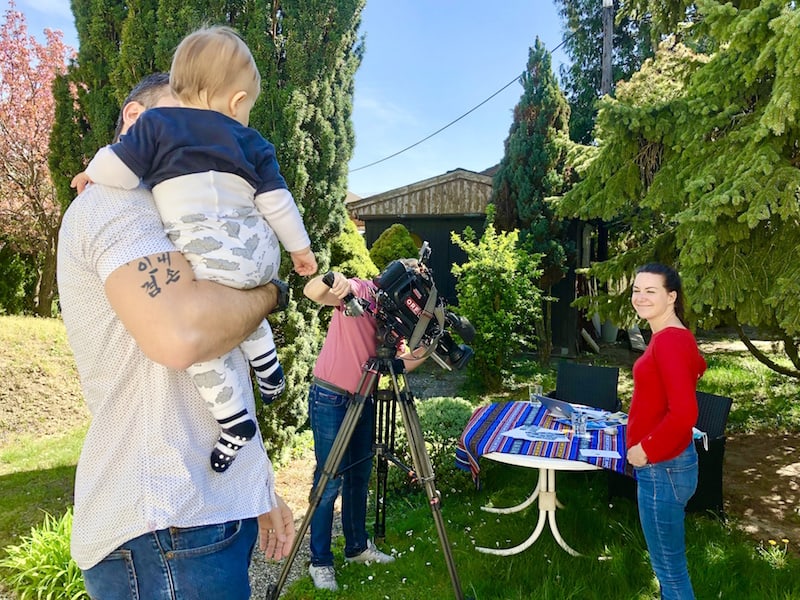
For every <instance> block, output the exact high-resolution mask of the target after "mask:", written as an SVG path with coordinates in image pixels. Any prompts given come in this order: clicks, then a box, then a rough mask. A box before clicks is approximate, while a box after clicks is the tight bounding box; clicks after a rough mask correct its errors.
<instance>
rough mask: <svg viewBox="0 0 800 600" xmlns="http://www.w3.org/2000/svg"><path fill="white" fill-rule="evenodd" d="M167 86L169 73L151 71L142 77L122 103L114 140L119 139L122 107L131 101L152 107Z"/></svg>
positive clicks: (146, 107)
mask: <svg viewBox="0 0 800 600" xmlns="http://www.w3.org/2000/svg"><path fill="white" fill-rule="evenodd" d="M165 87H169V73H153V74H152V75H148V76H147V77H145V78H144V79H142V80H141V81H140V82H139V83H137V84H136V86H134V88H133V89H132V90H131V93H130V94H128V97H127V98H125V102H123V103H122V106H121V107H120V111H119V117H118V118H117V127H116V129H115V130H114V141H115V142H116V141H117V140H118V139H119V135H120V132H121V131H122V125H123V119H122V109H124V108H125V107H126V106H127V105H128V104H130V103H131V102H138V103H139V104H141V105H142V106H144V107H145V109H148V108H153V107H154V106H155V105H156V104H157V103H158V101H159V100H160V99H161V97H162V96H163V95H164V88H165Z"/></svg>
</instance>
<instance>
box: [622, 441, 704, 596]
mask: <svg viewBox="0 0 800 600" xmlns="http://www.w3.org/2000/svg"><path fill="white" fill-rule="evenodd" d="M636 478H637V481H638V492H637V496H638V503H639V520H640V521H641V523H642V530H643V531H644V539H645V541H646V542H647V549H648V551H649V552H650V564H651V565H652V566H653V571H655V574H656V577H657V578H658V582H659V584H660V585H661V598H662V599H663V600H692V599H693V598H694V592H693V591H692V582H691V581H690V579H689V568H688V565H687V562H686V534H685V530H684V518H685V509H686V503H687V502H688V501H689V499H690V498H691V497H692V495H694V492H695V489H697V451H696V450H695V447H694V442H691V443H690V444H689V447H688V448H686V450H684V451H683V452H682V453H681V454H679V455H678V456H676V457H675V458H673V459H670V460H666V461H663V462H658V463H653V464H647V465H645V466H644V467H638V468H637V469H636Z"/></svg>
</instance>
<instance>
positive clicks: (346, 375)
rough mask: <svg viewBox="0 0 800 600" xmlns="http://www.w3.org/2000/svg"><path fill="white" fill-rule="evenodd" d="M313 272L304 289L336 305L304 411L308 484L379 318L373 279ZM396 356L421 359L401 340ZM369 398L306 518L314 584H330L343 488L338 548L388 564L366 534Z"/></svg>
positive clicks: (371, 352)
mask: <svg viewBox="0 0 800 600" xmlns="http://www.w3.org/2000/svg"><path fill="white" fill-rule="evenodd" d="M403 262H404V263H405V264H406V265H407V266H408V267H409V268H413V269H420V268H424V267H423V266H422V265H420V264H419V263H418V261H417V260H416V259H408V260H405V261H403ZM323 277H324V276H318V277H315V278H314V279H312V280H311V281H309V282H308V283H307V284H306V286H305V288H304V289H303V293H304V294H305V295H306V297H308V298H309V299H311V300H313V301H314V302H317V303H318V304H322V305H324V306H332V307H334V312H333V316H332V318H331V322H330V325H329V326H328V332H327V334H326V336H325V341H324V342H323V344H322V350H321V351H320V354H319V357H318V358H317V362H316V364H315V365H314V373H313V374H314V380H313V383H312V384H311V389H310V391H309V396H308V414H309V420H310V422H311V430H312V432H313V434H314V455H315V457H316V461H317V465H316V469H315V471H314V485H315V486H316V485H317V482H318V481H319V478H320V475H321V473H322V469H323V467H324V465H325V461H326V460H327V458H328V454H329V453H330V451H331V448H332V446H333V443H334V440H335V439H336V435H337V433H338V432H339V427H340V426H341V424H342V421H343V420H344V417H345V413H346V412H347V406H348V402H349V400H350V399H351V398H352V397H353V395H354V394H355V393H356V391H357V388H358V384H359V381H360V379H361V375H362V366H363V365H364V363H365V362H366V361H367V360H368V359H369V358H370V357H373V356H375V355H376V354H377V351H378V343H379V339H378V333H379V332H378V321H377V319H376V318H375V315H374V312H375V293H376V290H377V288H376V286H375V284H374V283H373V282H372V281H367V280H363V279H358V278H349V279H348V278H347V277H345V276H344V275H342V274H341V273H335V272H334V273H333V282H332V283H330V279H328V282H329V283H330V286H329V285H328V283H326V282H325V281H323ZM349 294H353V296H354V297H355V298H356V299H361V300H363V301H364V303H365V304H367V303H368V304H369V307H370V308H371V310H366V311H364V312H363V314H361V315H360V316H348V315H347V314H346V313H345V306H344V304H343V303H342V300H343V299H344V298H345V297H347V296H348V295H349ZM398 358H400V359H402V360H403V361H404V363H405V369H406V371H411V370H413V369H414V368H416V367H417V366H418V365H420V364H421V363H422V358H416V357H415V356H414V355H413V354H412V353H410V352H407V351H406V350H405V347H404V345H403V344H401V347H400V348H398ZM374 423H375V405H374V403H373V402H366V403H365V405H364V409H363V411H362V413H361V416H360V419H359V422H358V424H357V425H356V427H355V429H354V431H353V435H352V438H351V440H350V444H349V446H348V448H347V450H346V451H345V453H344V455H343V457H342V461H341V465H340V467H339V471H340V472H341V476H340V477H336V478H333V479H331V480H330V481H329V482H328V484H327V486H326V488H325V491H324V493H323V495H322V498H321V500H320V503H319V505H318V507H317V509H316V511H315V512H314V515H313V517H312V519H311V544H310V545H311V566H310V567H309V569H308V570H309V574H310V575H311V578H312V580H313V581H314V586H315V587H316V588H317V589H327V590H332V591H336V590H337V589H338V587H339V586H338V584H337V583H336V573H335V571H334V567H333V553H332V551H331V527H332V525H333V510H334V502H335V501H336V497H337V495H338V493H339V490H340V488H341V492H342V529H343V532H344V537H345V547H344V555H345V560H346V561H347V562H357V563H367V562H373V563H389V562H393V561H394V557H393V556H390V555H388V554H385V553H384V552H381V551H380V550H378V548H377V547H376V546H375V544H374V543H373V542H372V540H370V539H369V538H368V536H367V529H366V518H367V494H368V491H369V479H370V473H371V471H372V441H373V434H374Z"/></svg>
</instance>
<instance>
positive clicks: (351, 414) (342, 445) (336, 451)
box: [266, 370, 378, 600]
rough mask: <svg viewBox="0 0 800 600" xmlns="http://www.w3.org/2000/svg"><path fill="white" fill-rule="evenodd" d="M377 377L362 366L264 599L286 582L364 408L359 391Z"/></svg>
mask: <svg viewBox="0 0 800 600" xmlns="http://www.w3.org/2000/svg"><path fill="white" fill-rule="evenodd" d="M377 380H378V373H377V371H374V370H365V371H364V373H363V374H362V376H361V381H360V383H359V388H358V389H359V393H358V394H356V395H355V397H354V398H353V399H352V400H351V401H350V403H349V404H348V406H347V412H346V413H345V416H344V420H343V421H342V425H341V427H339V432H338V433H337V434H336V439H335V440H334V442H333V446H332V447H331V451H330V453H329V454H328V458H327V460H326V461H325V465H324V466H323V468H322V473H321V474H320V477H319V481H317V485H315V486H314V489H312V490H311V496H310V498H309V501H308V510H307V511H306V514H305V516H304V517H303V521H302V523H300V527H299V528H298V529H297V532H296V535H295V539H294V544H293V545H292V550H291V552H290V553H289V556H288V557H287V558H286V562H285V563H284V564H283V568H282V569H281V573H280V575H279V577H278V581H277V582H276V583H275V584H273V585H270V586H268V587H267V593H266V599H267V600H278V596H279V595H280V592H281V590H282V589H283V586H284V584H285V583H286V579H287V578H288V577H289V571H290V569H291V568H292V564H293V563H294V560H295V558H297V553H298V552H299V551H300V545H301V544H302V543H303V538H304V537H305V534H306V531H308V527H309V525H310V524H311V518H312V517H313V516H314V512H315V511H316V510H317V507H318V506H319V503H320V501H321V500H322V495H323V493H324V492H325V488H326V487H327V485H328V482H329V481H330V480H331V479H333V478H334V477H336V474H337V472H338V469H339V465H340V464H341V462H342V457H343V456H344V453H345V451H346V450H347V446H348V445H349V444H350V438H352V437H353V431H354V430H355V428H356V425H357V424H358V420H359V418H360V417H361V413H362V412H363V410H364V403H365V402H366V401H367V399H368V398H369V397H370V394H369V393H366V394H362V393H361V392H362V391H363V390H372V389H374V386H375V384H376V383H377Z"/></svg>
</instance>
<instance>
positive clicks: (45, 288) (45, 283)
mask: <svg viewBox="0 0 800 600" xmlns="http://www.w3.org/2000/svg"><path fill="white" fill-rule="evenodd" d="M57 245H58V230H57V229H56V230H55V231H54V232H52V233H51V234H50V236H49V238H48V240H47V249H46V250H45V252H44V256H43V260H42V267H41V270H40V271H39V284H38V286H37V289H38V293H37V294H36V300H35V308H34V310H35V312H36V315H37V316H39V317H48V318H50V317H52V316H53V299H54V298H55V295H56V246H57Z"/></svg>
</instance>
